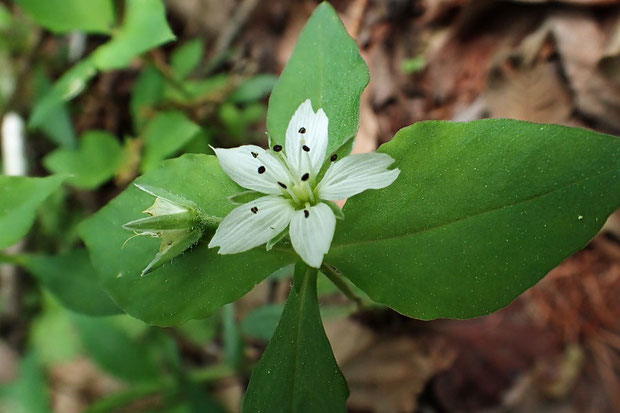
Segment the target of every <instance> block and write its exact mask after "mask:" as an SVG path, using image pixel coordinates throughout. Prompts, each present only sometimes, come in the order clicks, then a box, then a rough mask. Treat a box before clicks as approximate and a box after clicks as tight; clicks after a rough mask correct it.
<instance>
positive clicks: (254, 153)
mask: <svg viewBox="0 0 620 413" xmlns="http://www.w3.org/2000/svg"><path fill="white" fill-rule="evenodd" d="M250 153H251V154H252V156H253V157H254V159H256V158H258V154H257V153H256V152H250Z"/></svg>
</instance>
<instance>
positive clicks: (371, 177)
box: [209, 99, 400, 268]
mask: <svg viewBox="0 0 620 413" xmlns="http://www.w3.org/2000/svg"><path fill="white" fill-rule="evenodd" d="M327 126H328V119H327V116H326V115H325V112H323V109H319V110H318V112H316V113H315V112H314V111H313V109H312V103H311V102H310V100H309V99H308V100H306V101H305V102H304V103H302V104H301V105H300V106H299V108H298V109H297V111H296V112H295V114H294V115H293V117H292V119H291V121H290V122H289V125H288V128H287V130H286V141H285V148H282V146H281V145H275V146H273V148H272V150H265V149H263V148H261V147H259V146H255V145H243V146H240V147H238V148H232V149H215V148H214V151H215V153H216V155H217V157H218V159H219V161H220V165H221V166H222V169H223V170H224V171H225V172H226V173H227V174H228V175H229V176H230V177H231V178H232V179H233V180H234V181H235V182H237V183H238V184H239V185H241V186H242V187H244V188H247V189H251V190H254V191H257V192H260V193H262V194H265V196H262V197H260V198H258V199H256V200H254V201H251V202H248V203H246V204H243V205H241V206H239V207H237V208H235V209H234V210H232V212H231V213H230V214H228V215H227V216H226V218H224V220H223V221H222V223H221V224H220V226H219V227H218V229H217V231H216V233H215V235H214V236H213V239H212V240H211V242H210V243H209V247H210V248H212V247H217V246H219V247H220V250H219V253H220V254H235V253H238V252H243V251H247V250H249V249H252V248H254V247H257V246H259V245H262V244H265V243H267V248H268V249H269V248H271V246H272V245H273V244H275V243H276V242H277V241H279V240H280V239H281V238H282V237H283V236H284V235H286V229H287V227H288V228H289V229H288V233H289V235H290V239H291V243H292V244H293V248H294V249H295V251H297V253H298V254H299V256H300V257H301V258H302V259H303V260H304V261H305V262H306V263H307V264H308V265H310V266H312V267H316V268H318V267H320V266H321V264H322V262H323V255H325V254H326V253H327V251H329V246H330V245H331V242H332V238H333V236H334V229H335V227H336V216H335V215H334V211H333V208H336V210H337V208H338V207H337V206H335V205H334V204H333V203H330V202H329V201H335V200H339V199H345V198H348V197H351V196H353V195H356V194H359V193H360V192H363V191H365V190H366V189H379V188H384V187H386V186H388V185H390V184H391V183H392V182H394V180H395V179H396V178H397V177H398V174H399V173H400V170H398V169H392V170H388V169H387V168H388V166H390V165H391V164H392V163H393V162H394V159H392V158H391V157H390V156H389V155H386V154H382V153H365V154H359V155H350V156H347V157H344V158H343V159H342V160H337V156H336V155H335V154H333V155H330V157H329V160H328V162H331V164H330V165H329V167H328V168H327V171H325V172H324V174H322V172H323V169H324V168H323V165H324V161H325V156H326V150H327V142H328V138H327V129H328V128H327ZM325 166H327V165H325Z"/></svg>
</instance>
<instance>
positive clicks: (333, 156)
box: [329, 153, 338, 162]
mask: <svg viewBox="0 0 620 413" xmlns="http://www.w3.org/2000/svg"><path fill="white" fill-rule="evenodd" d="M336 159H338V154H336V153H335V154H333V155H332V157H331V158H329V160H330V161H332V162H334V161H335V160H336Z"/></svg>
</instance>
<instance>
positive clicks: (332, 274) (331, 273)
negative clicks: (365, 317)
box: [321, 263, 363, 309]
mask: <svg viewBox="0 0 620 413" xmlns="http://www.w3.org/2000/svg"><path fill="white" fill-rule="evenodd" d="M321 272H322V273H323V274H325V276H326V277H327V278H329V280H330V281H331V282H333V283H334V284H335V285H336V287H338V289H339V290H340V291H342V293H343V294H344V295H345V296H346V297H347V298H348V299H349V300H351V301H353V302H354V303H355V304H356V305H357V308H358V309H361V308H362V306H363V305H362V299H361V298H360V297H359V296H358V295H357V294H355V293H354V292H353V290H352V289H351V287H350V286H349V284H347V283H346V281H345V280H344V278H342V274H340V273H339V272H338V271H336V269H335V268H334V267H332V266H331V265H329V264H326V263H324V264H323V265H322V266H321Z"/></svg>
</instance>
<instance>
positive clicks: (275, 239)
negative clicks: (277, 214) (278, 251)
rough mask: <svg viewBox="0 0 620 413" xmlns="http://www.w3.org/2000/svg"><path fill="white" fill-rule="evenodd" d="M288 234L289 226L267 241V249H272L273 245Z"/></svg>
mask: <svg viewBox="0 0 620 413" xmlns="http://www.w3.org/2000/svg"><path fill="white" fill-rule="evenodd" d="M287 234H288V228H285V229H284V230H282V232H280V233H279V234H278V235H276V236H275V237H273V238H271V239H270V240H269V241H267V245H266V246H265V247H266V248H267V251H271V249H272V248H273V246H274V245H276V244H277V243H278V242H280V241H282V239H283V238H284V237H286V235H287Z"/></svg>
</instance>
